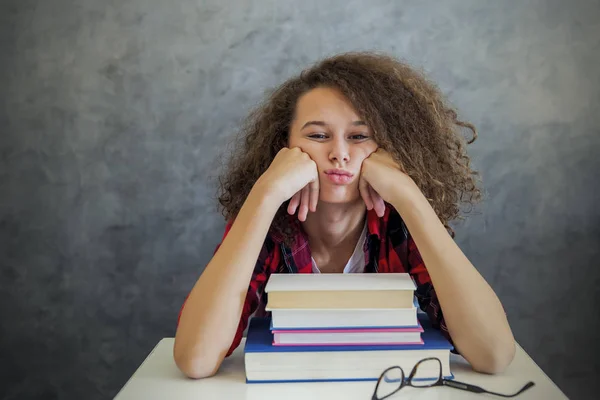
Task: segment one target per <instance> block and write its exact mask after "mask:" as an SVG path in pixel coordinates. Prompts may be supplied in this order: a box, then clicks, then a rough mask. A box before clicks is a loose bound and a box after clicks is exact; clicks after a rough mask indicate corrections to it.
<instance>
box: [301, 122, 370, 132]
mask: <svg viewBox="0 0 600 400" xmlns="http://www.w3.org/2000/svg"><path fill="white" fill-rule="evenodd" d="M310 125H316V126H327V123H326V122H325V121H308V122H306V123H305V124H304V125H302V128H300V130H302V129H304V128H306V127H307V126H310ZM352 126H367V123H366V122H365V121H361V120H358V121H354V122H352Z"/></svg>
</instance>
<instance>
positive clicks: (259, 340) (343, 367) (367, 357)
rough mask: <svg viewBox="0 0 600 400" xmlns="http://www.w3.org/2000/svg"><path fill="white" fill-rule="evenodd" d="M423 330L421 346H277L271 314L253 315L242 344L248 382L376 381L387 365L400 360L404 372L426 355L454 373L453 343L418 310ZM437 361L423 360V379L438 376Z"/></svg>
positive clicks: (445, 371)
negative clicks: (260, 316) (452, 361)
mask: <svg viewBox="0 0 600 400" xmlns="http://www.w3.org/2000/svg"><path fill="white" fill-rule="evenodd" d="M419 323H420V324H421V326H422V327H423V329H424V331H423V333H422V334H421V337H422V339H423V344H422V345H415V344H409V345H335V346H314V345H312V346H297V345H295V346H281V345H279V346H273V334H272V333H271V330H270V326H271V321H270V318H252V319H251V320H250V323H249V327H248V334H247V338H246V344H245V347H244V362H245V367H246V381H247V382H248V383H266V382H305V381H357V380H377V379H378V378H379V375H380V374H381V373H382V372H383V371H384V370H385V369H386V368H388V367H391V366H394V365H398V366H400V367H401V368H402V369H403V370H404V373H405V375H406V376H408V374H409V373H410V371H411V370H412V368H413V367H414V365H415V364H416V363H417V362H418V361H419V360H421V359H423V358H428V357H436V358H438V359H439V360H440V362H441V366H442V375H443V376H444V377H446V378H452V377H453V376H452V373H451V372H450V351H451V350H452V348H453V346H452V345H451V344H450V342H448V340H447V339H446V338H445V337H444V336H443V334H442V333H441V332H440V331H439V330H437V329H435V328H433V327H432V326H431V323H430V321H429V319H428V318H427V315H426V314H419ZM438 365H439V364H437V363H427V364H423V366H424V367H423V368H422V369H419V376H420V377H421V379H436V378H437V376H438V375H439V366H438Z"/></svg>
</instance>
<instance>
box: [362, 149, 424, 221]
mask: <svg viewBox="0 0 600 400" xmlns="http://www.w3.org/2000/svg"><path fill="white" fill-rule="evenodd" d="M358 187H359V190H360V195H361V196H362V198H363V200H364V202H365V204H366V205H367V209H368V210H371V209H375V212H376V213H377V215H378V216H379V217H383V214H384V212H385V204H384V201H386V202H388V203H390V204H392V205H393V206H395V207H397V204H396V203H398V201H400V200H402V199H403V198H408V196H407V195H409V194H411V193H414V191H415V190H416V191H418V192H420V190H419V188H418V187H417V185H416V184H415V182H414V181H413V180H412V179H411V178H410V177H409V176H408V175H406V174H405V173H404V172H403V171H402V168H401V167H400V165H399V164H398V163H397V162H396V161H395V160H394V159H393V158H392V156H391V155H390V154H389V153H388V152H387V151H385V150H384V149H382V148H378V149H377V151H375V152H373V153H371V155H370V156H369V157H367V158H365V160H364V161H363V163H362V168H361V173H360V181H359V186H358ZM405 196H406V197H405ZM398 212H400V210H398Z"/></svg>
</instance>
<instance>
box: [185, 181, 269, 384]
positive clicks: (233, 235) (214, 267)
mask: <svg viewBox="0 0 600 400" xmlns="http://www.w3.org/2000/svg"><path fill="white" fill-rule="evenodd" d="M278 207H279V205H278V204H277V202H276V201H275V200H274V199H272V198H271V197H270V196H269V195H267V194H266V193H265V191H263V190H261V188H254V189H253V191H252V192H251V193H250V195H249V196H248V198H247V199H246V202H245V203H244V205H243V206H242V208H241V210H240V213H239V214H238V217H237V218H236V220H235V222H234V223H233V225H232V226H231V230H230V231H229V233H228V234H227V236H226V237H225V239H224V240H223V243H222V244H221V246H220V247H219V249H218V250H217V252H216V253H215V255H214V257H213V258H212V260H211V261H210V262H209V263H208V265H207V266H206V268H205V270H204V271H203V273H202V275H201V276H200V278H199V279H198V281H197V282H196V284H195V285H194V287H193V289H192V290H191V292H190V294H189V297H188V299H187V301H186V303H185V306H184V308H183V310H182V312H181V319H180V321H179V326H178V328H177V333H176V335H175V346H174V349H173V352H174V358H175V363H176V364H177V366H178V367H179V369H180V370H181V371H183V373H185V374H186V375H187V376H189V377H192V378H201V377H206V376H210V375H213V374H214V373H215V372H216V371H217V370H218V368H219V366H220V365H221V362H222V361H223V359H224V358H225V355H226V354H227V351H228V350H229V347H230V346H231V342H232V340H233V337H234V335H235V332H236V330H237V327H238V324H239V320H240V315H241V312H242V307H243V305H244V300H245V298H246V293H247V291H248V284H249V282H250V279H251V277H252V271H253V269H254V265H255V263H256V260H257V258H258V254H259V252H260V249H261V247H262V244H263V242H264V240H265V237H266V234H267V232H268V230H269V226H270V225H271V222H272V220H273V218H274V216H275V212H276V211H277V209H278Z"/></svg>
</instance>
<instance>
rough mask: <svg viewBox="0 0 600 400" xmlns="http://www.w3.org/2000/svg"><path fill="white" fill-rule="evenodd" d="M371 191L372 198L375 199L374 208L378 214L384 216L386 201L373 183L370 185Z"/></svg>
mask: <svg viewBox="0 0 600 400" xmlns="http://www.w3.org/2000/svg"><path fill="white" fill-rule="evenodd" d="M369 193H370V194H371V199H373V208H374V209H375V212H376V213H377V216H378V217H379V218H381V217H383V215H384V214H385V203H384V202H383V199H382V198H381V196H380V195H379V193H377V192H376V191H375V189H373V188H372V187H371V185H369Z"/></svg>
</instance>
